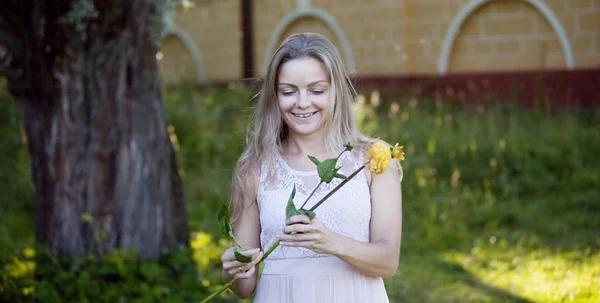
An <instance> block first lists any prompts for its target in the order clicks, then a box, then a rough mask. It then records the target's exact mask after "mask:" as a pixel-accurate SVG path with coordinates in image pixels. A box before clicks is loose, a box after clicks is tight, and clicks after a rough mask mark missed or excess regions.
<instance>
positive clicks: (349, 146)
mask: <svg viewBox="0 0 600 303" xmlns="http://www.w3.org/2000/svg"><path fill="white" fill-rule="evenodd" d="M344 147H345V148H346V150H348V151H352V148H354V147H353V146H352V144H351V143H350V142H348V143H346V144H344Z"/></svg>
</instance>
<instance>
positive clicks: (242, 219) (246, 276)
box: [221, 174, 263, 298]
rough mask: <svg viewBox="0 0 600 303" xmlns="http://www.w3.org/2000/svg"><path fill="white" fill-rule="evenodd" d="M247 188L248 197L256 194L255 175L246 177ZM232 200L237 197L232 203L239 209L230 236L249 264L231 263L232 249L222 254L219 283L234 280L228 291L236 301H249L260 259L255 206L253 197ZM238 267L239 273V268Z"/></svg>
mask: <svg viewBox="0 0 600 303" xmlns="http://www.w3.org/2000/svg"><path fill="white" fill-rule="evenodd" d="M249 177H250V178H251V179H249V180H250V188H249V190H248V192H249V193H256V189H257V186H258V180H257V179H256V175H254V174H251V176H249ZM232 196H233V197H239V198H238V199H239V200H242V201H234V203H242V207H239V211H240V214H239V217H238V219H237V221H236V222H235V224H234V226H233V233H234V236H235V238H236V239H237V241H238V242H239V244H240V245H241V246H242V247H243V248H245V249H246V251H243V252H242V253H243V254H244V255H252V256H253V261H252V262H250V263H240V262H238V261H236V260H235V256H234V254H233V248H230V249H228V250H227V251H225V252H224V253H223V255H222V257H221V259H222V261H223V271H222V272H221V278H222V280H223V282H225V283H227V282H229V281H230V280H231V279H233V278H234V277H236V278H238V280H237V281H236V282H235V283H234V284H233V285H231V288H230V289H231V291H233V292H234V293H235V294H236V295H237V296H238V297H240V298H247V297H249V296H250V295H251V294H252V293H253V292H254V290H255V289H256V284H257V280H258V271H259V268H258V267H259V265H257V263H258V262H259V261H260V259H261V258H262V256H263V253H262V252H260V220H259V211H258V205H257V203H256V199H255V195H251V194H243V195H242V194H235V193H234V194H233V195H232ZM240 267H242V271H241V272H240V270H239V268H240Z"/></svg>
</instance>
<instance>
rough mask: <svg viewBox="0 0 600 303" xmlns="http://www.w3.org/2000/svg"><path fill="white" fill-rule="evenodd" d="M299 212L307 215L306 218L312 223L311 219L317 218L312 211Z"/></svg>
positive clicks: (303, 210)
mask: <svg viewBox="0 0 600 303" xmlns="http://www.w3.org/2000/svg"><path fill="white" fill-rule="evenodd" d="M300 211H301V212H302V213H303V214H305V215H307V216H308V218H310V220H311V221H312V219H314V218H315V217H316V216H317V214H316V213H315V212H314V211H312V210H309V209H301V210H300Z"/></svg>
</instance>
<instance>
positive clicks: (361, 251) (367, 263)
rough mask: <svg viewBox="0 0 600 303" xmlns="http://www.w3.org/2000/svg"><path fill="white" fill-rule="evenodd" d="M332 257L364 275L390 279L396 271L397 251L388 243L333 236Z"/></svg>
mask: <svg viewBox="0 0 600 303" xmlns="http://www.w3.org/2000/svg"><path fill="white" fill-rule="evenodd" d="M335 238H336V240H335V243H336V244H335V246H334V251H333V252H332V254H333V255H335V256H336V257H338V258H340V259H342V260H344V261H346V262H347V263H349V264H351V265H353V266H354V267H356V268H357V269H358V270H360V271H361V272H363V273H364V274H366V275H370V276H375V277H383V278H391V277H392V276H393V275H394V274H395V273H396V271H397V269H398V263H399V260H398V259H399V258H398V254H399V249H398V248H396V247H394V245H392V244H391V243H390V242H388V241H379V242H374V243H365V242H360V241H356V240H354V239H351V238H348V237H345V236H342V235H339V234H338V235H335Z"/></svg>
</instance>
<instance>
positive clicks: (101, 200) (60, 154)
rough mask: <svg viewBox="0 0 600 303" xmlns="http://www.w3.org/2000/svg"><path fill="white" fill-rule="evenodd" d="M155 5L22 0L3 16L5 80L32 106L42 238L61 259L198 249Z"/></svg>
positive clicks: (30, 134) (29, 126)
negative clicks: (169, 119) (160, 62)
mask: <svg viewBox="0 0 600 303" xmlns="http://www.w3.org/2000/svg"><path fill="white" fill-rule="evenodd" d="M155 3H156V1H153V0H128V1H122V0H114V1H101V0H96V1H95V3H94V2H92V1H91V0H76V1H68V0H54V1H51V0H45V1H32V0H29V1H23V0H11V1H9V3H8V4H7V5H6V4H5V5H4V8H2V13H0V57H2V55H4V58H2V59H3V60H2V61H1V62H0V63H1V64H2V65H1V67H2V69H1V70H0V72H2V73H3V74H5V75H6V77H7V79H8V87H9V90H10V91H11V93H12V94H13V95H14V96H15V97H16V98H17V100H18V101H19V103H20V106H21V109H22V115H23V123H24V126H25V130H26V133H27V140H28V148H29V152H30V155H31V163H32V172H33V178H34V184H35V188H36V191H37V218H36V224H37V225H36V229H37V230H36V237H37V240H38V242H40V243H44V244H48V245H49V246H50V247H51V248H52V251H53V252H55V253H57V252H66V253H68V254H70V255H72V256H75V257H83V256H85V255H86V254H88V253H95V254H99V255H103V254H105V253H106V252H107V251H108V250H110V249H112V248H115V247H122V248H125V249H132V248H134V249H136V251H137V252H138V253H139V255H140V257H142V258H150V257H155V256H157V255H158V254H160V252H161V251H163V250H164V249H172V248H174V247H176V246H178V245H181V244H182V245H185V246H187V243H188V242H189V241H188V226H187V221H186V208H185V203H184V197H183V189H182V182H181V179H180V176H179V174H178V165H177V162H176V155H175V152H174V150H173V147H172V144H171V142H170V140H169V134H168V132H167V126H166V113H165V109H164V107H163V103H162V96H161V90H160V88H161V85H160V75H159V72H158V66H157V62H156V58H155V54H156V52H157V46H156V45H155V44H154V43H153V41H152V39H151V36H152V35H151V34H152V31H151V26H150V24H151V22H150V21H151V19H152V18H151V17H152V16H155V15H157V14H159V13H160V12H157V10H156V7H155ZM86 4H87V6H86ZM89 5H93V6H92V8H91V9H90V6H89ZM15 12H20V14H17V15H16V16H11V15H10V14H12V13H15ZM7 37H8V38H7ZM2 46H4V50H5V52H4V53H3V52H2ZM11 47H12V48H11Z"/></svg>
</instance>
